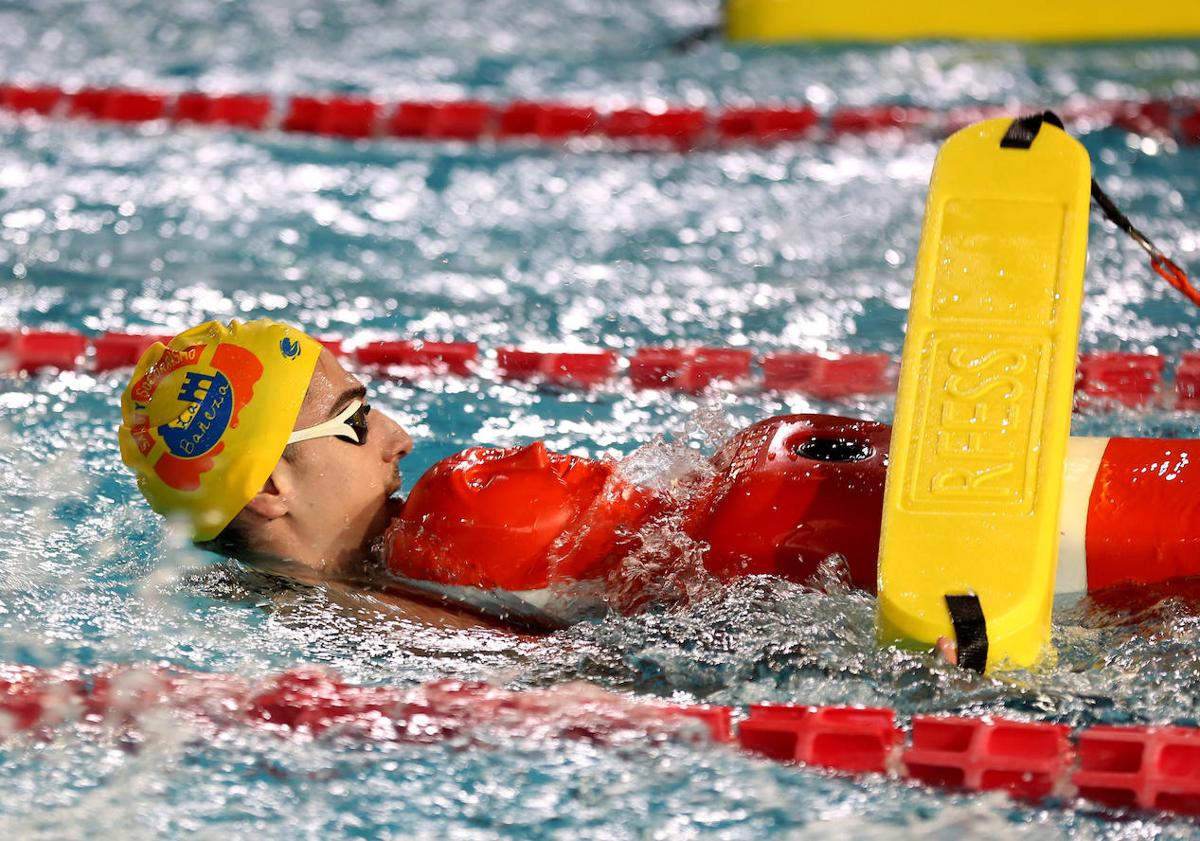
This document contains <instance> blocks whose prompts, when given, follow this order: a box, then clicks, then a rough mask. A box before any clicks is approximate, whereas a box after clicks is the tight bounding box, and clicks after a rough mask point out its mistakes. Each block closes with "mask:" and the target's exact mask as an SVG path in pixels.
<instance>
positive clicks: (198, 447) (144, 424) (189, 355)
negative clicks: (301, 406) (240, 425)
mask: <svg viewBox="0 0 1200 841" xmlns="http://www.w3.org/2000/svg"><path fill="white" fill-rule="evenodd" d="M201 349H202V348H201V347H200V346H196V347H195V348H188V351H187V352H184V353H181V354H179V353H177V354H164V355H163V356H162V357H161V360H160V363H159V364H158V365H155V366H153V367H151V369H150V370H149V371H148V372H147V373H146V374H145V375H144V376H143V377H142V378H141V379H139V380H138V381H137V382H135V383H134V384H133V386H132V387H131V388H130V392H131V393H132V394H133V395H135V399H136V400H137V401H138V403H136V404H135V405H136V406H138V407H141V406H143V405H144V404H147V403H149V402H150V401H151V400H153V399H154V393H155V392H156V391H157V390H158V388H159V386H160V384H161V383H162V382H163V380H164V379H165V378H166V375H168V374H170V373H172V372H174V371H177V370H179V369H181V368H183V369H185V370H184V372H183V381H182V382H181V383H180V385H179V391H178V393H177V394H176V395H175V399H176V400H177V401H178V405H180V406H181V409H180V410H179V413H178V414H177V415H176V416H175V417H173V418H171V419H170V420H169V421H167V422H166V423H161V424H159V425H158V426H156V427H154V431H155V432H157V433H158V436H159V438H160V439H161V440H162V442H163V444H165V445H166V448H167V452H165V453H163V454H162V455H161V456H160V457H159V458H158V459H157V460H156V461H155V462H154V472H155V474H157V475H158V477H159V478H160V479H162V481H163V482H164V483H165V484H166V485H168V486H169V487H172V488H175V489H176V490H180V491H192V490H195V489H196V488H198V487H200V477H201V476H202V475H203V474H205V473H207V472H208V471H209V470H212V468H213V465H214V461H213V456H215V455H217V454H218V453H220V452H221V450H222V449H224V446H225V445H224V444H223V443H222V441H221V439H222V438H224V437H225V432H226V431H227V430H228V429H229V428H230V426H234V427H236V426H237V415H238V412H239V411H240V410H241V409H242V407H243V406H245V405H246V404H247V403H249V402H250V400H251V398H252V397H253V396H254V384H255V383H256V382H258V379H259V377H261V376H262V373H263V366H262V362H260V361H259V359H258V357H257V356H255V355H254V354H253V353H252V352H251V351H249V350H247V349H246V348H243V347H239V346H238V345H233V344H224V343H222V344H219V345H217V348H216V351H215V352H214V353H213V355H212V360H211V362H209V364H208V365H199V364H196V363H197V362H198V360H199V356H200V354H199V351H200V350H201ZM193 350H194V351H195V352H192V351H193ZM172 381H173V380H172ZM131 432H132V435H133V437H134V440H135V441H136V442H137V444H138V449H139V450H141V452H142V454H143V455H149V453H150V451H151V450H152V449H153V448H154V436H153V435H152V434H151V432H150V424H149V422H148V417H147V416H146V415H141V416H140V417H139V418H138V421H137V422H136V423H135V424H134V425H133V428H132V429H131Z"/></svg>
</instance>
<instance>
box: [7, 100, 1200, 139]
mask: <svg viewBox="0 0 1200 841" xmlns="http://www.w3.org/2000/svg"><path fill="white" fill-rule="evenodd" d="M0 108H4V109H7V110H9V111H16V112H32V113H37V114H42V115H62V116H66V117H71V118H76V119H90V120H104V121H111V122H118V123H140V122H148V121H152V120H164V119H165V120H169V121H171V122H175V123H196V124H201V125H212V126H227V127H231V128H237V129H243V130H248V131H261V130H265V129H271V128H279V129H281V130H282V131H287V132H298V133H303V134H316V135H322V136H326V137H335V138H343V139H350V140H361V139H366V138H373V137H397V138H408V139H419V140H432V141H438V140H458V141H465V142H477V141H480V140H530V139H533V140H540V141H543V142H548V143H559V142H562V141H563V140H565V139H567V138H571V137H578V136H584V135H596V136H600V137H605V138H607V139H609V140H613V141H616V142H618V143H621V144H626V145H631V146H634V147H639V148H642V147H645V148H663V149H673V150H676V151H684V150H688V149H694V148H706V147H711V146H714V145H720V144H728V143H774V142H778V141H783V140H794V139H797V138H819V139H826V140H832V139H837V138H840V137H847V136H861V135H871V134H879V133H893V134H895V133H904V132H915V133H919V134H924V135H928V136H935V137H941V136H945V135H947V134H950V133H952V132H953V131H956V130H957V129H959V128H962V127H963V126H965V125H968V124H969V123H971V122H974V121H977V120H980V119H984V118H987V117H999V116H1012V115H1013V114H1015V113H1017V112H1018V111H1020V112H1030V111H1042V110H1045V104H1039V105H1036V106H1034V105H1030V106H1022V107H1016V106H1000V105H975V106H968V107H960V108H951V109H949V110H947V111H944V112H939V111H933V110H930V109H926V108H917V107H912V106H900V105H874V106H868V107H847V108H839V109H834V110H831V111H829V112H828V113H826V114H823V115H822V114H818V113H817V112H816V110H814V109H813V108H811V107H810V106H808V105H804V104H786V103H782V104H779V105H767V106H737V107H730V108H725V109H716V110H706V109H698V108H684V107H678V106H667V107H664V108H661V109H647V108H636V107H630V108H620V109H616V110H612V111H607V112H605V111H603V110H602V109H598V108H594V107H591V106H588V105H585V104H568V103H556V102H529V101H515V102H508V103H490V102H480V101H473V100H464V101H449V102H399V103H384V102H379V101H376V100H373V99H370V98H367V97H361V96H357V97H356V96H336V95H327V96H317V95H300V96H294V97H291V98H290V99H288V100H286V101H285V102H284V103H283V107H282V108H277V106H276V100H275V98H273V97H270V96H266V95H263V94H255V93H235V94H228V95H223V96H214V95H209V94H204V93H198V92H186V93H180V94H169V93H162V92H155V91H138V90H131V89H121V88H83V89H81V90H77V91H67V90H64V89H62V88H58V87H54V86H48V85H0ZM1059 110H1060V112H1061V113H1062V115H1063V117H1064V119H1065V120H1066V121H1067V123H1068V124H1069V127H1070V128H1071V129H1072V131H1073V132H1075V133H1076V134H1081V133H1086V132H1089V131H1095V130H1100V129H1105V128H1108V127H1115V128H1118V129H1121V130H1124V131H1128V132H1133V133H1135V134H1141V135H1145V136H1149V137H1155V138H1161V137H1168V136H1174V137H1176V138H1177V139H1179V140H1180V141H1182V142H1185V143H1200V102H1196V101H1194V100H1184V99H1180V100H1175V101H1170V102H1168V101H1164V100H1149V101H1142V102H1133V101H1092V102H1083V103H1075V102H1072V103H1066V104H1065V105H1064V106H1063V107H1062V108H1061V109H1059Z"/></svg>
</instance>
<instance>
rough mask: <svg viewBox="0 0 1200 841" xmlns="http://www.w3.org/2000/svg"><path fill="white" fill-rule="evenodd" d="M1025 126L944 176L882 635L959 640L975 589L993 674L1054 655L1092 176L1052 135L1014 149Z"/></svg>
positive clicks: (893, 493)
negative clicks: (955, 620)
mask: <svg viewBox="0 0 1200 841" xmlns="http://www.w3.org/2000/svg"><path fill="white" fill-rule="evenodd" d="M1010 123H1011V121H1010V120H989V121H986V122H983V123H979V124H977V125H974V126H971V127H969V128H966V129H963V130H962V131H960V132H958V133H957V134H955V135H953V136H952V137H951V138H950V139H949V140H947V141H946V143H945V145H944V146H943V147H942V150H941V152H940V153H939V155H938V158H937V162H936V163H935V165H934V172H933V178H932V181H931V183H930V187H929V198H928V201H927V204H926V209H925V222H924V228H923V231H922V236H921V245H920V250H919V252H918V256H917V271H916V279H915V281H914V284H913V294H912V303H911V306H910V309H909V320H908V331H907V335H906V337H905V343H904V353H903V356H902V360H901V369H900V384H899V389H898V392H897V397H896V418H895V424H894V427H893V432H892V441H893V447H892V451H891V454H890V461H889V465H888V477H887V489H886V492H885V496H884V519H883V532H882V538H881V543H880V565H879V608H878V609H879V615H878V619H879V633H880V637H881V640H883V641H885V642H891V641H901V642H904V641H909V642H917V643H920V644H923V645H932V644H933V643H934V642H935V641H936V640H937V638H938V637H939V636H947V637H951V638H953V637H954V633H955V631H954V627H953V625H952V623H951V619H950V615H949V612H948V610H947V604H946V600H945V597H946V596H947V595H974V596H976V597H977V598H978V602H979V606H980V607H981V608H982V611H983V615H984V617H985V619H986V623H987V637H988V653H987V666H988V667H989V668H990V667H993V666H996V665H998V664H1000V663H1002V662H1006V663H1007V664H1008V665H1012V666H1031V665H1033V664H1034V663H1036V662H1037V660H1038V659H1039V658H1040V656H1041V655H1042V654H1043V652H1044V651H1045V650H1047V647H1048V645H1049V629H1050V608H1051V601H1052V598H1053V593H1054V573H1055V565H1056V558H1057V553H1058V518H1059V507H1060V497H1061V492H1062V478H1063V464H1064V460H1065V458H1066V446H1067V439H1068V436H1069V434H1070V424H1071V404H1072V395H1073V392H1074V383H1075V351H1076V345H1077V341H1078V331H1079V318H1080V309H1081V305H1082V299H1083V270H1084V262H1085V259H1086V255H1087V225H1088V208H1089V202H1090V195H1089V188H1090V181H1091V178H1090V175H1091V165H1090V161H1089V160H1088V156H1087V152H1086V151H1085V150H1084V149H1083V147H1082V146H1081V145H1080V144H1079V143H1078V142H1077V141H1075V140H1074V139H1072V138H1070V137H1068V136H1067V135H1066V134H1065V133H1064V132H1063V131H1061V130H1060V129H1058V128H1055V127H1053V126H1051V125H1048V124H1043V125H1041V127H1040V131H1038V132H1037V134H1036V138H1035V139H1034V140H1033V142H1032V145H1029V146H1028V148H1002V147H1001V139H1002V138H1003V137H1004V136H1005V133H1006V130H1007V129H1008V128H1009V126H1010ZM961 643H962V641H961V640H960V646H961Z"/></svg>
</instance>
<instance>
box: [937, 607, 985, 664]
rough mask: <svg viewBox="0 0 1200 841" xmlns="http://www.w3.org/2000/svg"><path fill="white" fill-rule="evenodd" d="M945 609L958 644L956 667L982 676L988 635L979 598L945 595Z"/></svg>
mask: <svg viewBox="0 0 1200 841" xmlns="http://www.w3.org/2000/svg"><path fill="white" fill-rule="evenodd" d="M946 609H947V610H949V611H950V622H951V623H952V624H953V625H954V638H955V641H956V642H957V643H958V665H960V666H962V667H963V668H964V669H971V670H972V671H976V672H979V673H980V674H983V669H984V667H985V666H986V665H987V656H988V635H987V621H986V620H985V619H984V618H983V607H981V606H980V604H979V596H976V595H975V594H974V593H968V594H964V595H956V596H952V595H950V594H949V593H947V594H946Z"/></svg>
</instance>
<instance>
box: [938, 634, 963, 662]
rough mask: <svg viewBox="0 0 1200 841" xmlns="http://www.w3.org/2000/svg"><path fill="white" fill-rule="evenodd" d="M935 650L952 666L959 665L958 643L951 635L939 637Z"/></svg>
mask: <svg viewBox="0 0 1200 841" xmlns="http://www.w3.org/2000/svg"><path fill="white" fill-rule="evenodd" d="M934 651H936V652H937V656H938V657H941V658H942V659H943V660H945V661H946V662H947V663H949V664H950V665H951V666H957V665H958V645H957V644H956V643H955V642H954V640H952V639H950V638H949V637H938V639H937V645H936V646H935V647H934Z"/></svg>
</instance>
